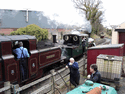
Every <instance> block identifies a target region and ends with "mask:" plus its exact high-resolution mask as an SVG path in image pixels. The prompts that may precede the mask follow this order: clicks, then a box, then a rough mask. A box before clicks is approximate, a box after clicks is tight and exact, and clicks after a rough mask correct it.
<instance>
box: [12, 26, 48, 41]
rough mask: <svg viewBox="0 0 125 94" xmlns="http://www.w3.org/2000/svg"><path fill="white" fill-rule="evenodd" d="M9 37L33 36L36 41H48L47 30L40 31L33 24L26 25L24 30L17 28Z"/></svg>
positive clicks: (40, 29)
mask: <svg viewBox="0 0 125 94" xmlns="http://www.w3.org/2000/svg"><path fill="white" fill-rule="evenodd" d="M10 35H33V36H35V37H36V38H37V40H38V41H40V40H45V39H48V30H47V29H42V28H40V27H39V26H37V25H35V24H31V25H28V26H27V27H24V28H19V29H17V30H16V31H13V32H11V33H10Z"/></svg>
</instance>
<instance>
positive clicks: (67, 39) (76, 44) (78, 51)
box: [63, 34, 88, 57]
mask: <svg viewBox="0 0 125 94" xmlns="http://www.w3.org/2000/svg"><path fill="white" fill-rule="evenodd" d="M63 39H64V47H65V49H66V52H67V55H68V57H77V56H79V55H82V54H83V53H84V52H85V51H86V50H87V48H88V35H87V34H65V35H64V36H63ZM83 44H84V45H83Z"/></svg>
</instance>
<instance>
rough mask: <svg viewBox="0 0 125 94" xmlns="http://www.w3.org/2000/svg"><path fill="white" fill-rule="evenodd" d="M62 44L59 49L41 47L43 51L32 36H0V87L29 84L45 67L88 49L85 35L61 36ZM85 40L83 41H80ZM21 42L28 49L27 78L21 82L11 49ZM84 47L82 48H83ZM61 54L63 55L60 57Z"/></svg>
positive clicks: (40, 74) (17, 65) (17, 64)
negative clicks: (8, 83)
mask: <svg viewBox="0 0 125 94" xmlns="http://www.w3.org/2000/svg"><path fill="white" fill-rule="evenodd" d="M63 39H64V43H63V45H62V48H61V47H58V46H57V47H54V45H53V43H52V44H50V45H51V46H47V45H46V44H44V45H42V44H41V45H39V46H43V49H42V48H40V47H39V46H37V41H36V38H35V37H34V36H30V35H14V36H0V87H3V83H4V82H5V81H10V82H11V84H19V85H20V84H22V83H23V82H26V83H29V82H31V81H33V80H35V79H38V78H40V77H41V76H42V75H43V73H44V69H46V67H48V66H50V67H51V65H52V64H58V63H59V62H61V61H62V60H63V61H65V60H66V59H67V60H68V59H69V58H70V57H77V56H79V55H81V54H83V52H85V51H87V48H88V41H87V40H88V35H87V34H66V35H64V36H63ZM83 39H85V40H84V41H82V40H83ZM16 41H22V42H23V46H24V47H25V48H27V49H28V52H29V53H30V57H29V58H28V62H27V69H28V74H27V75H28V78H27V79H26V80H25V81H22V78H21V72H20V64H19V61H18V60H16V56H15V55H14V54H13V49H16V46H15V42H16ZM83 45H84V46H83ZM62 54H63V55H62Z"/></svg>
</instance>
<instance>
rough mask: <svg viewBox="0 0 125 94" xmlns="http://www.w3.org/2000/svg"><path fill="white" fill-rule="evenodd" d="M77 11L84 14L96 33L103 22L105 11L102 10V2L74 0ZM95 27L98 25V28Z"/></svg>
mask: <svg viewBox="0 0 125 94" xmlns="http://www.w3.org/2000/svg"><path fill="white" fill-rule="evenodd" d="M72 1H73V2H74V4H75V7H76V8H77V9H80V10H81V11H83V12H84V14H85V17H86V19H87V20H89V21H90V23H91V25H92V30H93V29H95V31H96V33H97V30H99V29H98V28H99V26H100V24H101V22H102V20H103V17H102V16H103V11H102V10H101V9H102V7H101V4H102V2H101V0H72ZM95 25H98V26H97V27H96V28H94V27H95Z"/></svg>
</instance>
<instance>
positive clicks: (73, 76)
mask: <svg viewBox="0 0 125 94" xmlns="http://www.w3.org/2000/svg"><path fill="white" fill-rule="evenodd" d="M66 68H69V69H70V82H71V83H72V84H73V85H74V86H75V87H77V86H78V85H79V79H80V74H79V66H78V63H77V62H75V61H74V58H70V62H69V63H68V64H67V66H66Z"/></svg>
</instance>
